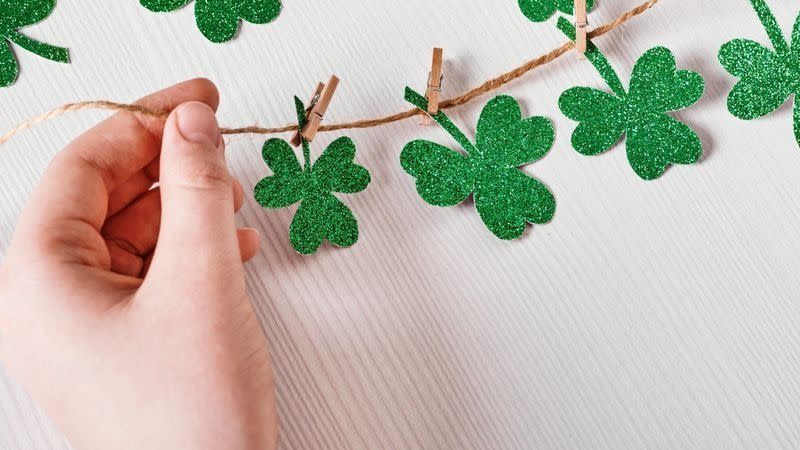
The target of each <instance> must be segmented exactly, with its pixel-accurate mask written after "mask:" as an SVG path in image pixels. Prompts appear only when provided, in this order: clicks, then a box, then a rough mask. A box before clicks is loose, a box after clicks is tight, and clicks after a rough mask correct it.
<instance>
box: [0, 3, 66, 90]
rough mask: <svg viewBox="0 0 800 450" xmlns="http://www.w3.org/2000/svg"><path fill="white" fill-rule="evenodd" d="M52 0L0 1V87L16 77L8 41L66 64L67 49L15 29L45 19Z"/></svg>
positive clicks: (15, 79)
mask: <svg viewBox="0 0 800 450" xmlns="http://www.w3.org/2000/svg"><path fill="white" fill-rule="evenodd" d="M55 7H56V1H55V0H0V36H2V37H3V38H4V39H3V40H0V87H6V86H11V85H12V84H14V82H15V81H17V77H18V76H19V64H18V63H17V58H16V57H15V56H14V52H13V51H12V50H11V43H12V42H13V43H15V44H17V45H19V46H20V47H22V48H24V49H25V50H28V51H29V52H32V53H35V54H37V55H39V56H41V57H42V58H47V59H49V60H51V61H56V62H62V63H68V62H69V51H68V50H67V49H65V48H61V47H55V46H52V45H50V44H45V43H43V42H39V41H36V40H33V39H31V38H29V37H27V36H25V35H24V34H22V33H20V32H19V31H17V30H18V29H19V28H23V27H26V26H29V25H33V24H35V23H38V22H41V21H42V20H44V19H46V18H47V16H49V15H50V13H52V12H53V9H54V8H55Z"/></svg>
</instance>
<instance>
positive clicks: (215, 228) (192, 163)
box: [151, 102, 241, 280]
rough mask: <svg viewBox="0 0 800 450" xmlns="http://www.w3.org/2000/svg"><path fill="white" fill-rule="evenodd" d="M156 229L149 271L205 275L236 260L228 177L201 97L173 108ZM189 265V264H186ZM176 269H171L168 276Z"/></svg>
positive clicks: (217, 134) (209, 112)
mask: <svg viewBox="0 0 800 450" xmlns="http://www.w3.org/2000/svg"><path fill="white" fill-rule="evenodd" d="M160 167H161V174H160V189H161V208H162V213H161V229H160V232H159V239H158V244H157V246H156V250H155V253H154V255H153V263H152V268H153V269H154V270H151V272H154V271H156V272H158V271H159V269H158V266H161V265H162V264H163V265H164V267H163V268H164V269H165V271H166V272H167V273H169V272H173V270H172V269H174V268H175V267H182V268H184V269H182V270H181V271H182V272H183V273H184V274H185V273H186V272H188V271H189V270H187V269H190V270H191V272H193V273H194V274H195V275H196V276H199V277H203V278H204V279H205V280H208V278H209V277H210V276H211V275H212V274H217V273H229V271H228V270H219V269H220V267H230V265H234V266H235V265H241V259H240V252H239V245H238V239H237V233H236V223H235V222H234V200H233V192H234V189H233V179H232V178H231V176H230V173H229V172H228V167H227V165H226V163H225V143H224V141H223V140H222V136H221V135H220V131H219V125H218V124H217V119H216V117H215V116H214V112H213V111H212V110H211V108H209V107H208V106H207V105H206V104H204V103H199V102H190V103H184V104H183V105H181V106H179V107H178V108H176V109H175V110H174V111H173V112H172V113H171V114H170V116H169V118H168V119H167V122H166V124H165V126H164V136H163V140H162V148H161V165H160ZM187 266H188V267H187ZM173 275H176V274H174V273H172V274H170V276H173Z"/></svg>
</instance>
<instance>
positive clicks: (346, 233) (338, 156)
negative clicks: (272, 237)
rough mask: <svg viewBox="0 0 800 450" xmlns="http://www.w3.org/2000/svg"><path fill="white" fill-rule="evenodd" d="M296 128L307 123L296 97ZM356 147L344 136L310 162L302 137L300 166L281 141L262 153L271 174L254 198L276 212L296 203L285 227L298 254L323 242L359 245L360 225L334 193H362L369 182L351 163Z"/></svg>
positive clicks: (313, 250) (311, 250)
mask: <svg viewBox="0 0 800 450" xmlns="http://www.w3.org/2000/svg"><path fill="white" fill-rule="evenodd" d="M294 101H295V106H296V109H297V117H298V124H299V125H300V128H301V129H302V128H303V127H305V124H306V110H305V107H304V106H303V102H302V101H301V100H300V99H299V98H297V97H295V99H294ZM355 154H356V146H355V144H354V143H353V141H352V140H351V139H350V138H348V137H341V138H339V139H336V140H335V141H333V142H332V143H331V144H330V145H329V146H328V147H327V148H326V149H325V151H324V152H323V153H322V155H321V156H320V157H319V158H318V159H317V160H316V161H315V162H314V164H313V165H312V164H311V149H310V146H309V143H308V141H306V140H305V139H303V160H304V167H301V166H300V162H299V161H298V160H297V157H296V156H295V154H294V151H293V150H292V147H291V146H290V145H289V143H287V142H286V141H284V140H282V139H270V140H268V141H267V142H266V143H265V144H264V148H263V150H262V155H263V157H264V161H265V162H266V163H267V166H268V167H269V168H270V170H272V173H273V175H272V176H269V177H266V178H264V179H263V180H261V181H260V182H259V183H258V184H257V185H256V187H255V198H256V200H257V201H258V203H259V204H261V206H263V207H265V208H270V209H280V208H286V207H288V206H291V205H293V204H295V203H297V202H300V207H299V208H298V209H297V213H296V214H295V216H294V220H293V221H292V225H291V226H290V228H289V240H290V242H291V243H292V247H294V249H295V250H297V251H298V252H299V253H302V254H304V255H310V254H314V253H316V252H317V249H318V248H319V247H320V245H322V242H323V241H324V240H325V239H327V240H328V241H329V242H330V243H331V244H333V245H336V246H338V247H350V246H351V245H353V244H355V243H356V241H358V223H357V222H356V218H355V216H353V213H352V212H351V211H350V209H349V208H348V207H347V206H345V205H344V204H343V203H342V202H341V201H339V199H337V198H336V197H334V196H333V195H332V193H333V192H340V193H345V194H351V193H356V192H361V191H363V190H364V189H366V188H367V185H369V183H370V174H369V172H368V171H367V169H365V168H363V167H361V166H359V165H357V164H355V163H354V162H353V159H354V158H355Z"/></svg>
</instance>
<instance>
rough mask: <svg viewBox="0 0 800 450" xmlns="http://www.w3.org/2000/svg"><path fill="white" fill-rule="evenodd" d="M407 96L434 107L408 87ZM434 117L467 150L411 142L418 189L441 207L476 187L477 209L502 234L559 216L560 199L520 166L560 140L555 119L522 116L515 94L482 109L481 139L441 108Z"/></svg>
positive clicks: (407, 160) (405, 154) (409, 166)
mask: <svg viewBox="0 0 800 450" xmlns="http://www.w3.org/2000/svg"><path fill="white" fill-rule="evenodd" d="M405 98H406V100H407V101H408V102H409V103H411V104H413V105H414V106H416V107H417V108H419V109H421V110H422V111H427V110H428V101H427V100H426V99H425V97H423V96H422V95H420V94H418V93H416V92H414V91H413V90H411V89H410V88H406V93H405ZM432 118H433V119H434V120H435V121H436V122H437V123H438V124H439V125H441V126H442V128H444V129H445V130H446V131H447V132H448V133H450V135H451V136H452V137H453V138H454V139H455V140H456V142H458V144H459V145H461V147H462V149H463V150H464V152H466V154H464V153H460V152H457V151H454V150H451V149H449V148H447V147H444V146H441V145H439V144H437V143H435V142H430V141H424V140H417V141H413V142H410V143H408V144H407V145H406V146H405V148H403V151H402V152H401V154H400V164H401V165H402V166H403V169H404V170H405V171H406V172H408V174H409V175H411V176H413V177H415V178H416V179H417V192H418V193H419V195H420V197H422V199H423V200H425V201H426V202H428V203H430V204H431V205H435V206H443V207H446V206H455V205H458V204H459V203H461V202H463V201H464V200H466V199H467V197H469V195H470V194H472V193H473V192H474V200H475V208H476V209H477V210H478V214H479V215H480V217H481V219H482V220H483V223H485V224H486V227H487V228H489V230H490V231H491V232H492V233H494V235H495V236H497V237H499V238H500V239H506V240H511V239H517V238H519V237H521V236H522V234H523V233H524V232H525V228H526V225H527V224H528V223H536V224H543V223H547V222H549V221H550V220H551V219H552V218H553V214H555V210H556V200H555V198H554V197H553V194H552V193H550V191H549V190H548V189H547V187H546V186H545V185H544V184H542V183H541V182H540V181H538V180H536V179H535V178H532V177H530V176H528V175H527V174H526V173H525V172H523V171H522V170H520V169H519V168H518V167H519V166H522V165H525V164H529V163H531V162H534V161H538V160H539V159H541V158H542V157H544V155H545V154H547V152H548V151H549V150H550V148H551V147H552V146H553V141H554V140H555V131H554V130H553V124H552V123H551V122H550V121H549V120H548V119H546V118H544V117H529V118H527V119H523V118H522V111H521V110H520V107H519V104H518V103H517V101H516V100H515V99H514V98H513V97H509V96H506V95H501V96H498V97H495V98H494V99H492V100H491V101H489V103H487V104H486V106H485V107H484V108H483V112H481V117H480V119H479V120H478V131H477V139H476V143H475V144H473V143H472V142H470V140H469V139H468V138H467V137H466V136H465V135H464V133H462V132H461V130H459V129H458V127H456V125H455V124H453V122H451V121H450V119H449V118H448V117H447V116H446V115H445V114H444V112H442V111H439V112H438V113H436V114H434V115H433V116H432Z"/></svg>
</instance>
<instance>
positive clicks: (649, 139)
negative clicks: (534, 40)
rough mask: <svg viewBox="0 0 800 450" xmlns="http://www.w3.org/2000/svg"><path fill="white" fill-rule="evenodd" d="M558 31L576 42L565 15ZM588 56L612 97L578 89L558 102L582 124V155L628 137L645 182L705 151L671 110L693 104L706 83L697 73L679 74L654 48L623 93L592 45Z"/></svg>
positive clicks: (665, 52)
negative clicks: (669, 167)
mask: <svg viewBox="0 0 800 450" xmlns="http://www.w3.org/2000/svg"><path fill="white" fill-rule="evenodd" d="M558 26H559V28H560V29H561V30H562V31H563V32H564V33H565V34H567V36H569V37H570V38H571V39H575V28H574V27H573V25H572V24H570V23H569V22H568V21H566V19H564V18H563V17H562V18H560V20H559V24H558ZM586 57H587V58H588V59H589V61H591V62H592V64H593V65H594V66H595V67H596V68H597V70H598V72H600V75H601V76H602V77H603V79H604V80H605V81H606V83H607V84H608V86H609V87H610V88H611V91H612V92H613V94H612V93H608V92H605V91H602V90H599V89H594V88H590V87H574V88H571V89H568V90H567V91H565V92H564V93H563V94H562V95H561V97H560V98H559V101H558V103H559V108H560V109H561V111H562V112H563V113H564V115H566V116H567V117H568V118H570V119H572V120H575V121H577V122H579V125H578V127H577V128H576V129H575V131H574V133H573V134H572V146H573V147H574V148H575V150H577V151H578V152H579V153H581V154H584V155H597V154H600V153H603V152H605V151H607V150H609V149H610V148H611V147H613V146H614V145H615V144H616V143H617V142H618V141H619V140H620V138H621V137H623V135H624V136H627V141H626V151H627V156H628V162H629V163H630V165H631V167H632V168H633V171H634V172H636V174H637V175H638V176H639V177H640V178H642V179H644V180H652V179H655V178H658V177H659V176H661V175H662V174H663V173H664V171H665V170H666V168H667V166H669V164H693V163H696V162H697V161H698V160H699V159H700V157H701V156H702V153H703V145H702V143H701V142H700V138H698V137H697V133H695V132H694V131H693V130H692V129H691V128H690V127H689V126H688V125H686V124H684V123H683V122H681V121H679V120H677V119H675V118H673V117H672V116H670V115H668V114H667V112H669V111H675V110H678V109H682V108H686V107H688V106H691V105H693V104H695V103H696V102H697V101H698V100H700V97H702V96H703V91H704V89H705V82H704V81H703V77H701V76H700V75H699V74H698V73H696V72H692V71H689V70H678V69H677V67H676V64H675V56H674V55H673V54H672V52H670V51H669V49H666V48H664V47H655V48H653V49H650V50H648V51H647V52H645V53H644V55H642V57H641V58H639V60H638V61H637V62H636V65H635V66H634V68H633V74H632V76H631V83H630V90H629V91H628V92H625V88H624V87H623V85H622V82H621V81H620V79H619V77H618V76H617V74H616V72H614V69H613V68H612V67H611V65H610V63H609V62H608V60H607V59H606V58H605V56H604V55H603V54H602V53H601V52H600V51H599V50H598V49H597V47H596V46H594V44H592V43H591V42H589V43H588V46H587V51H586Z"/></svg>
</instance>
